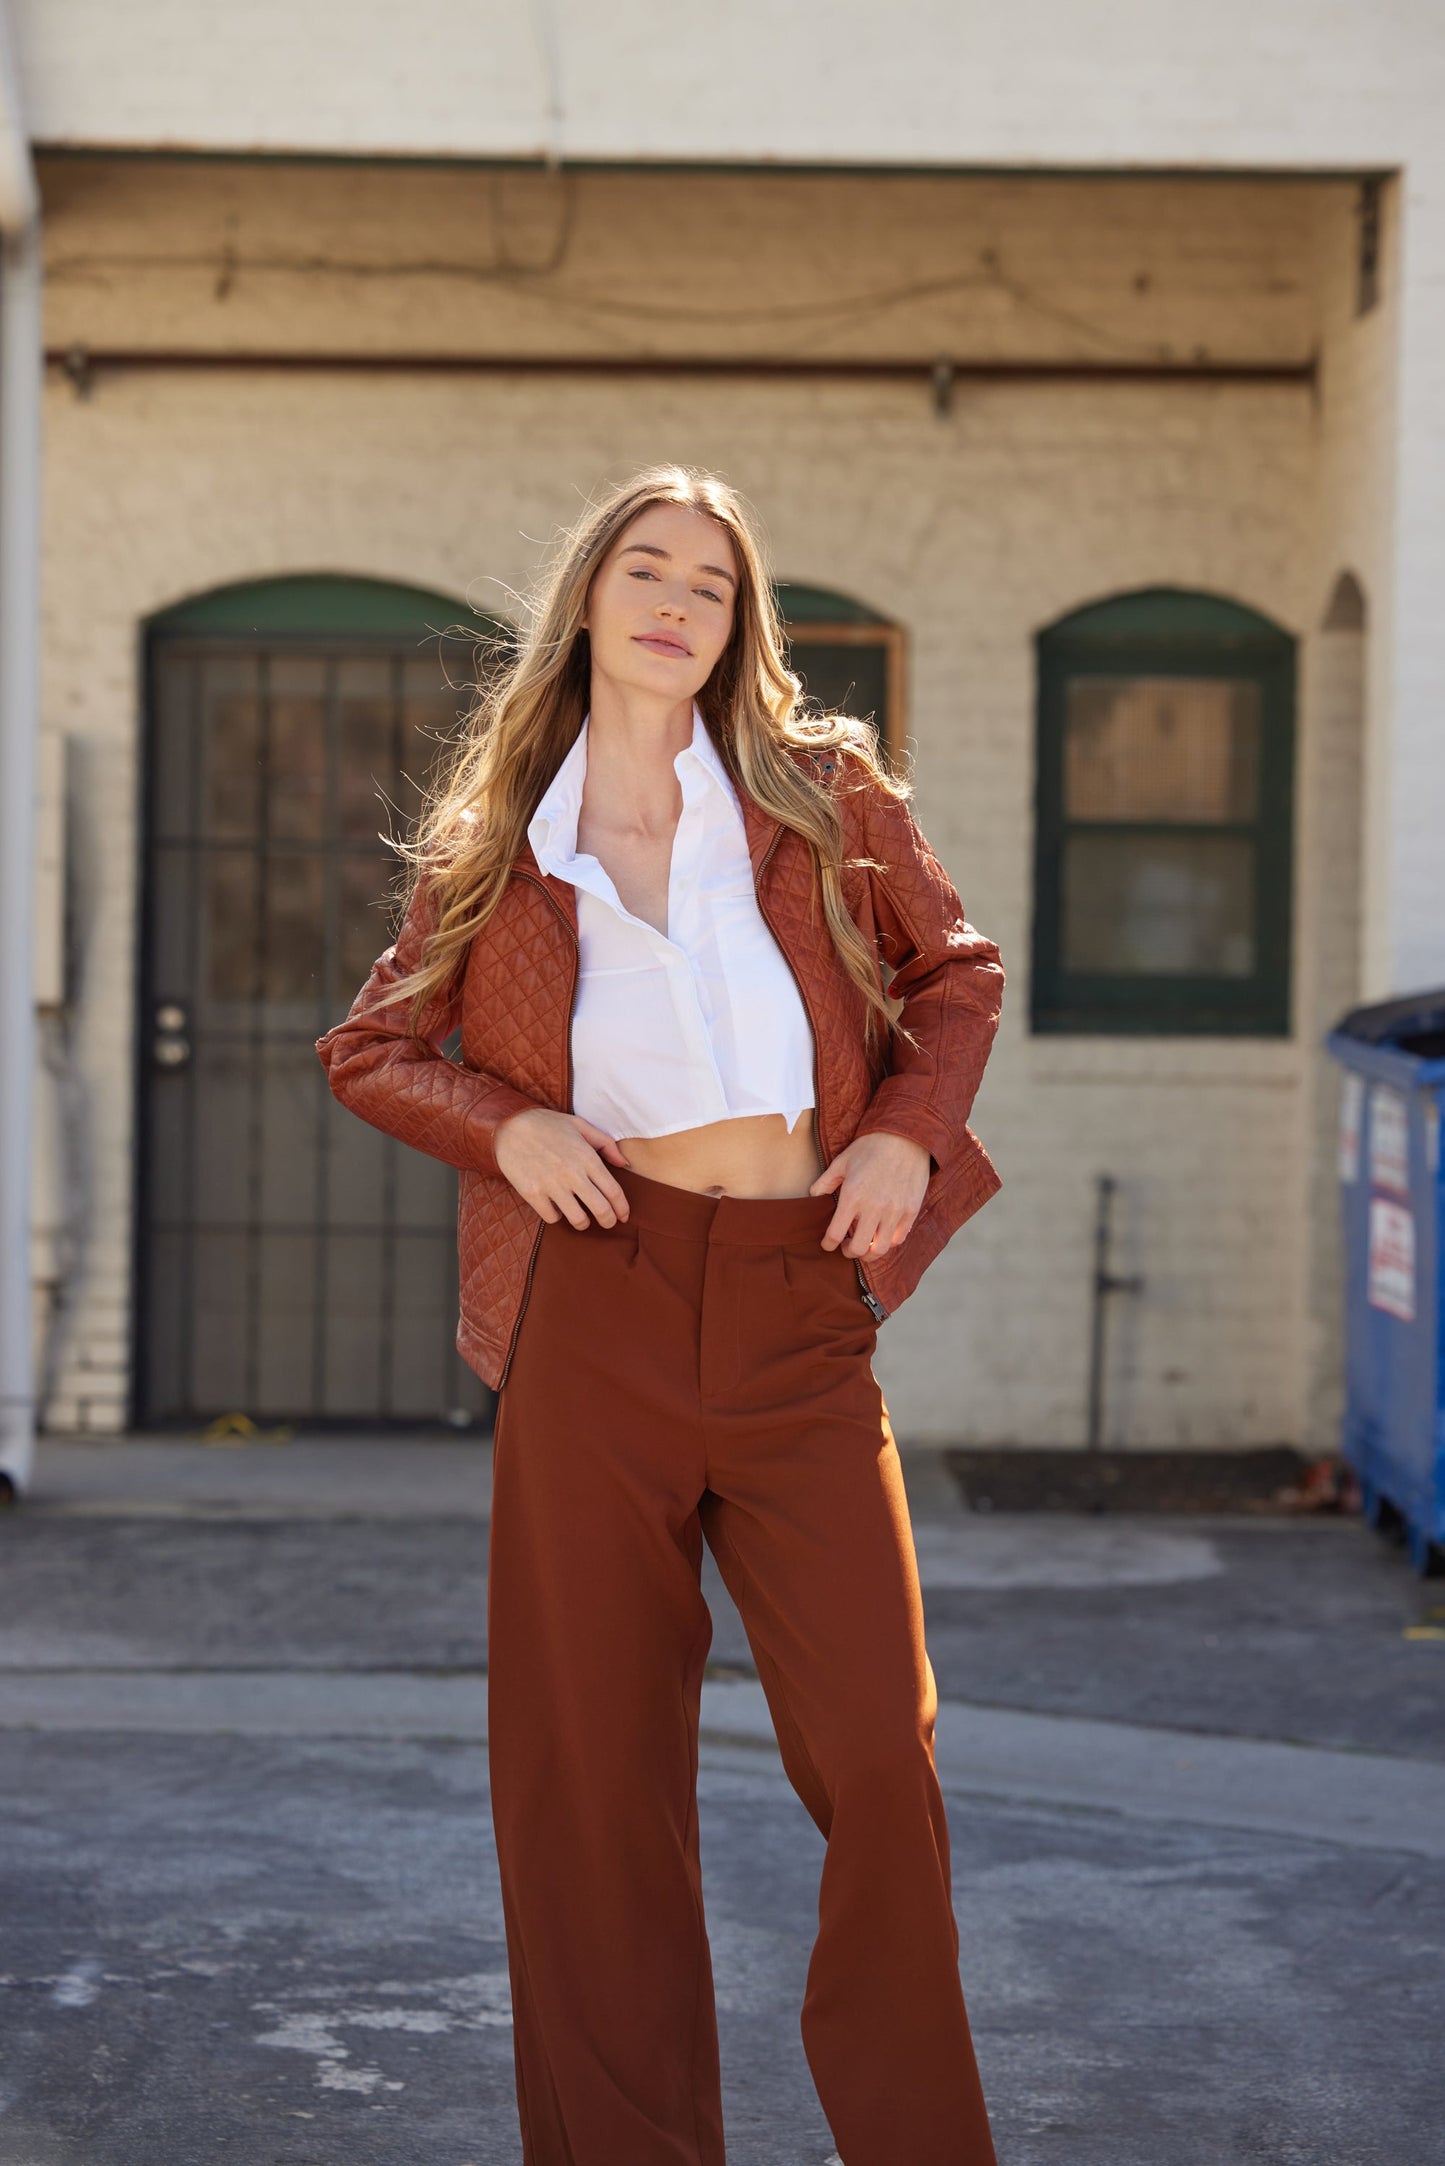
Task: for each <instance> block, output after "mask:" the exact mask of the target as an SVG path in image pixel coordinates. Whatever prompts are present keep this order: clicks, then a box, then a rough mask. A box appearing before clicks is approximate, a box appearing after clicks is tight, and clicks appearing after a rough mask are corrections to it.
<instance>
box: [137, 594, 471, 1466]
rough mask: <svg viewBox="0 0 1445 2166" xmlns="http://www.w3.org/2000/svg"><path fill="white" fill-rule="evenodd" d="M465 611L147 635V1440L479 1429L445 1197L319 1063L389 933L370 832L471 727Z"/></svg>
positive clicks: (278, 610) (368, 609) (310, 611)
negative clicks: (462, 1340)
mask: <svg viewBox="0 0 1445 2166" xmlns="http://www.w3.org/2000/svg"><path fill="white" fill-rule="evenodd" d="M464 615H465V611H464V610H461V609H459V608H458V605H457V604H455V603H453V602H450V601H448V600H446V599H445V598H443V597H438V596H431V595H426V594H417V593H414V592H412V591H411V590H408V589H396V588H387V587H382V586H373V585H372V584H371V583H369V582H349V581H346V582H343V581H336V580H320V579H318V580H296V581H284V582H281V581H278V582H267V583H266V584H265V585H263V586H257V587H252V588H245V589H232V590H227V592H226V593H224V594H221V595H218V596H211V597H206V598H204V599H203V600H202V601H201V602H199V603H195V604H191V605H188V606H187V607H186V608H184V609H182V610H179V611H177V612H174V613H173V614H172V615H171V616H170V617H168V618H167V619H165V620H162V621H161V622H159V623H158V624H157V625H155V626H154V627H153V628H152V634H151V639H150V651H149V657H148V659H149V669H148V679H149V691H150V738H149V747H148V760H147V769H146V775H147V807H146V812H147V819H146V837H147V849H146V867H145V875H146V877H145V910H144V934H143V955H144V966H143V972H142V1013H141V1017H140V1025H141V1028H140V1048H141V1058H140V1077H139V1082H140V1112H141V1121H140V1138H141V1143H140V1153H139V1168H138V1171H139V1195H138V1209H137V1214H136V1220H137V1227H138V1237H139V1250H140V1254H139V1275H138V1284H139V1294H140V1298H139V1303H138V1316H139V1329H138V1345H137V1360H136V1394H135V1398H136V1404H135V1419H136V1420H137V1421H138V1422H139V1423H140V1424H143V1425H162V1424H167V1423H187V1424H189V1423H195V1422H198V1421H204V1420H208V1419H211V1418H212V1417H215V1416H218V1415H224V1414H228V1413H244V1414H246V1415H248V1416H250V1417H252V1418H253V1419H257V1420H263V1419H264V1420H270V1421H275V1420H278V1419H285V1420H290V1421H296V1422H303V1423H317V1424H324V1423H328V1422H339V1423H347V1424H354V1423H375V1422H382V1423H386V1422H398V1423H406V1424H409V1425H415V1424H418V1423H421V1424H425V1423H431V1422H438V1421H441V1422H448V1423H451V1424H455V1425H459V1426H464V1425H465V1424H466V1423H468V1422H469V1421H470V1420H472V1419H473V1418H475V1417H476V1416H477V1415H479V1414H485V1413H486V1412H487V1411H488V1410H489V1408H490V1404H491V1394H490V1393H489V1392H488V1390H487V1389H486V1387H485V1386H484V1385H483V1384H482V1383H481V1381H480V1379H479V1378H478V1377H477V1376H476V1375H475V1374H474V1373H473V1371H472V1370H471V1369H469V1368H468V1367H467V1366H466V1364H465V1363H464V1362H463V1361H462V1359H461V1357H460V1356H459V1355H458V1354H457V1352H456V1349H455V1344H454V1336H455V1331H456V1321H457V1257H456V1208H457V1175H456V1173H455V1172H454V1170H453V1169H452V1168H450V1167H448V1166H445V1165H442V1164H441V1163H439V1162H438V1161H436V1160H433V1159H429V1158H426V1157H424V1156H423V1155H421V1154H420V1153H418V1152H416V1151H412V1150H408V1149H406V1148H405V1147H404V1146H402V1145H400V1144H398V1143H395V1142H393V1141H392V1140H391V1139H390V1138H389V1137H386V1136H383V1135H382V1134H381V1133H380V1132H379V1131H377V1130H375V1129H372V1128H369V1127H368V1126H366V1124H365V1123H364V1122H362V1121H360V1120H358V1119H357V1118H356V1117H355V1116H354V1115H352V1114H349V1113H347V1112H346V1111H345V1110H344V1109H343V1108H342V1107H341V1106H339V1105H338V1104H337V1103H336V1101H335V1100H334V1099H333V1098H332V1096H331V1093H330V1091H329V1089H328V1087H327V1082H326V1076H325V1072H324V1070H323V1069H322V1066H321V1063H320V1062H319V1060H318V1059H317V1057H316V1052H315V1040H316V1039H317V1038H318V1037H320V1036H321V1034H322V1032H323V1031H325V1030H326V1029H328V1028H329V1027H330V1025H331V1024H332V1023H334V1022H335V1021H336V1020H337V1019H338V1018H339V1017H340V1016H341V1015H343V1014H344V1013H345V1011H346V1009H347V1007H348V1006H349V1005H350V1003H351V1001H352V999H353V998H354V996H355V994H356V992H357V990H358V988H359V987H360V986H361V984H362V983H363V981H364V980H365V977H366V974H367V972H368V970H369V969H370V966H371V964H372V961H373V960H374V958H375V957H376V956H377V955H378V954H379V953H380V952H381V950H382V949H383V948H384V947H386V946H387V945H388V943H389V942H390V940H391V938H392V936H393V931H394V916H395V910H394V896H395V893H396V887H397V882H398V878H399V874H400V869H401V867H400V860H399V859H398V858H397V857H396V856H395V855H394V853H392V852H390V851H388V850H387V849H386V848H385V846H384V844H383V842H382V840H381V834H382V833H384V832H389V833H392V834H406V833H408V832H409V826H410V822H411V820H412V818H413V817H414V815H415V813H416V810H417V809H418V805H419V802H420V785H422V784H424V782H425V780H426V777H427V775H428V773H429V771H430V769H431V767H432V765H433V762H434V761H435V759H436V758H437V756H438V753H439V751H440V750H441V745H442V741H443V740H444V739H445V738H447V737H448V736H450V735H451V734H452V733H454V731H455V729H456V727H457V721H458V715H459V712H460V711H461V710H462V709H463V708H464V706H465V703H466V694H465V691H464V690H463V686H464V684H465V682H466V680H467V679H468V678H471V677H473V676H474V675H475V656H474V649H473V646H472V644H471V643H470V642H468V641H466V640H463V639H457V640H454V641H451V642H445V641H441V642H439V640H438V638H437V637H436V636H435V634H436V632H437V631H439V630H441V629H442V628H444V627H446V626H448V625H451V624H454V623H455V622H456V620H457V619H458V618H459V617H461V616H464ZM429 629H430V631H431V634H432V636H430V637H428V630H429ZM475 636H476V635H475V634H474V635H473V637H474V638H475ZM459 659H460V664H461V666H460V668H458V667H457V666H456V665H457V663H458V660H459ZM448 677H450V678H451V680H452V681H451V682H450V683H449V682H448V681H447V680H448ZM445 1050H446V1051H447V1052H448V1053H451V1052H453V1051H454V1050H455V1048H454V1045H449V1046H448V1047H447V1048H446V1049H445Z"/></svg>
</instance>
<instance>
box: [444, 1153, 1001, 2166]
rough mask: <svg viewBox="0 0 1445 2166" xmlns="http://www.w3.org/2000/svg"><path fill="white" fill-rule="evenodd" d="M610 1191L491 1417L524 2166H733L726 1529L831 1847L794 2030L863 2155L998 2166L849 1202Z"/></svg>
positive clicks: (792, 1763) (565, 1236) (559, 1256)
mask: <svg viewBox="0 0 1445 2166" xmlns="http://www.w3.org/2000/svg"><path fill="white" fill-rule="evenodd" d="M614 1171H615V1172H616V1177H617V1180H618V1181H619V1183H620V1185H621V1186H622V1188H623V1190H624V1192H625V1193H626V1195H627V1198H628V1202H629V1205H630V1208H631V1215H630V1217H629V1218H628V1219H627V1220H626V1221H624V1222H621V1223H619V1224H618V1225H616V1226H612V1227H604V1226H599V1225H596V1224H592V1225H589V1226H587V1227H585V1228H582V1229H580V1230H579V1229H578V1228H576V1227H574V1226H572V1225H571V1224H569V1222H568V1221H567V1220H566V1219H558V1220H555V1221H549V1222H548V1223H547V1224H546V1225H544V1227H543V1229H542V1233H541V1237H540V1243H539V1247H538V1252H537V1258H536V1264H535V1270H534V1276H533V1281H532V1287H531V1293H530V1296H529V1299H528V1303H527V1307H526V1310H525V1312H524V1314H523V1318H522V1324H521V1330H520V1334H519V1337H518V1340H517V1345H516V1348H515V1351H514V1353H513V1357H512V1366H511V1369H510V1371H509V1373H508V1376H507V1380H506V1382H505V1384H504V1385H503V1387H502V1392H501V1397H500V1401H499V1404H498V1410H497V1428H496V1440H495V1453H494V1488H493V1503H492V1524H491V1535H490V1579H489V1585H488V1596H487V1609H488V1619H487V1621H488V1749H489V1759H490V1768H491V1784H492V1802H493V1812H494V1822H495V1831H496V1845H497V1857H498V1863H499V1866H500V1871H501V1884H502V1897H503V1908H504V1917H505V1925H506V1935H507V1950H508V1962H509V1968H510V1974H511V1984H512V2006H513V2018H514V2024H515V2050H516V2074H517V2100H518V2110H519V2114H520V2118H521V2123H522V2143H523V2156H524V2158H525V2160H526V2166H723V2160H724V2152H723V2128H722V2106H721V2096H720V2084H719V2064H718V2037H717V2026H716V2017H715V2010H714V2002H713V1979H712V1965H711V1957H710V1953H709V1947H708V1939H707V1932H706V1927H705V1923H704V1916H703V1898H702V1875H701V1871H700V1866H699V1854H698V1820H697V1792H696V1783H697V1733H698V1716H699V1696H700V1692H701V1686H702V1674H703V1663H704V1660H705V1658H706V1655H707V1650H708V1646H709V1643H710V1640H711V1637H712V1624H711V1619H710V1617H709V1614H708V1610H707V1607H706V1604H705V1603H704V1600H703V1597H702V1593H701V1588H700V1579H699V1574H700V1569H701V1563H702V1544H703V1541H704V1538H705V1539H706V1540H707V1542H708V1544H709V1546H710V1547H711V1549H712V1552H713V1555H714V1556H715V1557H716V1559H717V1562H718V1566H719V1569H720V1571H721V1573H722V1576H723V1579H724V1581H725V1583H726V1585H727V1587H728V1590H729V1592H730V1594H731V1595H732V1597H733V1599H734V1601H735V1602H736V1604H737V1606H738V1610H739V1612H740V1614H741V1616H742V1619H743V1622H744V1624H745V1626H746V1628H747V1633H748V1638H749V1640H750V1642H751V1645H752V1650H753V1655H754V1659H755V1661H756V1663H757V1669H758V1674H759V1677H760V1678H761V1680H762V1684H763V1687H764V1690H765V1692H766V1694H767V1699H768V1704H769V1706H770V1708H771V1710H772V1715H773V1720H774V1723H775V1725H776V1728H777V1733H778V1739H779V1743H780V1745H781V1748H782V1754H783V1760H784V1764H785V1766H786V1768H787V1773H788V1776H789V1779H790V1780H791V1782H792V1784H793V1787H794V1788H795V1790H796V1791H797V1793H798V1795H799V1797H800V1798H801V1799H802V1801H803V1803H804V1804H805V1805H806V1807H807V1809H808V1811H809V1813H810V1814H811V1815H812V1817H813V1819H814V1820H815V1821H816V1823H817V1825H818V1827H819V1828H820V1829H821V1830H822V1833H823V1835H824V1836H825V1837H826V1839H827V1849H826V1852H825V1856H824V1863H823V1870H822V1878H821V1883H820V1888H819V1900H818V1933H817V1938H816V1941H815V1943H814V1947H813V1951H812V1957H811V1961H810V1965H809V1969H808V1977H807V1987H806V1993H805V1996H804V2000H803V2006H802V2035H803V2045H804V2050H805V2052H806V2054H807V2058H808V2065H809V2068H810V2069H811V2071H812V2075H813V2080H814V2082H815V2084H816V2086H817V2090H818V2096H819V2099H820V2101H821V2103H822V2107H823V2111H824V2113H825V2115H826V2116H827V2120H828V2124H829V2127H830V2128H831V2130H832V2133H833V2138H834V2141H835V2142H836V2144H837V2147H838V2151H839V2153H840V2155H841V2157H842V2159H843V2161H844V2166H994V2151H993V2145H992V2142H991V2140H990V2136H989V2126H988V2116H987V2113H986V2111H985V2108H984V2101H983V2094H982V2090H981V2088H980V2084H979V2078H978V2070H977V2067H976V2064H975V2060H974V2052H973V2044H972V2040H971V2038H970V2034H969V2026H968V2018H967V2014H966V2012H965V2007H964V1998H963V1991H962V1987H961V1984H960V1980H959V1969H958V1952H959V1939H958V1928H957V1924H956V1922H955V1919H954V1912H953V1904H952V1899H951V1892H950V1879H949V1842H948V1828H947V1822H946V1819H945V1815H944V1804H943V1797H942V1794H941V1792H940V1789H939V1784H938V1777H937V1773H936V1770H935V1766H934V1757H933V1723H934V1716H935V1712H936V1708H937V1691H936V1686H935V1682H934V1676H933V1670H932V1667H931V1665H930V1663H929V1660H928V1656H927V1654H926V1652H925V1649H924V1634H923V1607H922V1599H921V1596H920V1593H919V1586H918V1574H917V1565H916V1561H915V1556H914V1548H913V1537H912V1530H911V1525H910V1521H909V1515H908V1507H907V1502H906V1499H905V1496H904V1490H903V1482H902V1477H901V1473H900V1468H899V1462H898V1453H897V1449H896V1447H895V1444H894V1440H893V1435H892V1432H891V1430H890V1428H889V1425H888V1416H887V1410H886V1407H885V1406H884V1403H883V1399H882V1395H881V1392H880V1390H879V1387H878V1382H877V1379H876V1378H875V1376H874V1375H873V1370H872V1354H873V1351H874V1346H875V1343H876V1338H877V1329H878V1327H877V1325H876V1323H875V1322H874V1319H873V1317H872V1315H871V1314H870V1312H869V1310H868V1308H867V1307H866V1305H865V1304H864V1302H863V1301H862V1299H861V1298H860V1289H859V1284H858V1277H857V1272H856V1269H855V1266H854V1264H853V1262H852V1260H851V1259H850V1258H849V1257H847V1256H845V1255H844V1254H843V1252H842V1250H841V1249H833V1250H826V1249H823V1248H822V1247H820V1246H819V1243H820V1239H821V1236H822V1234H823V1231H824V1229H825V1228H826V1226H827V1224H828V1222H829V1220H830V1219H831V1217H832V1215H833V1211H834V1209H835V1207H836V1197H834V1196H801V1197H783V1198H772V1197H738V1196H709V1195H705V1194H702V1193H700V1192H698V1191H696V1190H692V1189H685V1188H674V1187H672V1186H670V1185H667V1184H665V1183H663V1182H659V1181H654V1180H651V1179H648V1178H646V1177H644V1176H643V1175H641V1174H637V1173H635V1172H632V1171H631V1170H630V1169H626V1168H622V1169H614ZM779 2166H791V2162H789V2161H784V2160H783V2159H782V2157H781V2154H780V2158H779Z"/></svg>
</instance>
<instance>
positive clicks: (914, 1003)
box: [852, 771, 1004, 1172]
mask: <svg viewBox="0 0 1445 2166" xmlns="http://www.w3.org/2000/svg"><path fill="white" fill-rule="evenodd" d="M852 802H853V805H854V807H855V809H856V813H857V818H858V821H859V825H860V828H861V832H862V840H863V849H864V852H865V853H866V855H867V856H869V857H872V858H876V859H877V860H878V861H879V865H880V866H881V870H876V869H875V870H871V871H870V872H869V874H868V879H869V883H870V887H871V891H872V902H873V914H874V921H875V925H876V928H877V933H878V940H879V948H880V951H881V954H882V957H883V962H884V980H885V989H886V991H887V992H888V994H889V996H890V997H891V998H893V999H898V1000H901V1001H902V1003H903V1006H902V1010H901V1013H900V1017H899V1020H900V1021H901V1022H902V1023H904V1024H906V1025H907V1027H908V1029H909V1030H910V1031H912V1033H913V1035H914V1037H915V1038H916V1039H917V1040H918V1050H917V1051H915V1049H914V1047H913V1046H911V1045H910V1044H909V1042H908V1040H907V1039H906V1038H903V1037H900V1036H898V1035H896V1034H895V1036H894V1038H893V1042H892V1047H891V1049H890V1056H889V1073H888V1074H887V1075H886V1076H884V1078H883V1080H882V1082H881V1083H880V1084H879V1086H878V1088H877V1090H876V1091H875V1092H874V1094H873V1097H872V1098H871V1099H870V1101H869V1103H868V1106H867V1108H866V1110H865V1112H864V1114H863V1118H862V1120H861V1121H860V1122H859V1124H858V1127H857V1130H856V1131H855V1133H856V1134H857V1135H860V1136H863V1135H869V1134H872V1133H873V1132H874V1131H875V1130H883V1131H885V1132H887V1133H889V1134H892V1135H900V1136H911V1137H912V1138H913V1140H914V1141H915V1142H917V1143H922V1144H923V1145H924V1146H925V1147H926V1148H927V1150H928V1153H929V1155H930V1157H931V1158H932V1160H933V1163H934V1166H935V1167H936V1168H937V1169H938V1170H939V1171H940V1172H942V1171H943V1170H944V1169H945V1168H946V1167H947V1166H948V1165H949V1163H950V1161H951V1160H952V1158H953V1156H954V1154H955V1152H956V1151H958V1149H959V1148H960V1146H962V1145H963V1144H964V1143H965V1142H966V1140H967V1139H968V1116H969V1114H970V1112H971V1111H972V1109H973V1101H974V1099H975V1097H976V1096H977V1094H978V1086H979V1084H980V1082H981V1081H982V1079H983V1071H984V1065H985V1063H986V1061H987V1060H988V1056H989V1053H990V1051H991V1050H992V1047H993V1041H994V1035H995V1033H996V1031H997V1029H998V1019H999V1009H1000V1005H1001V1003H1002V998H1003V987H1004V973H1003V966H1002V964H1001V962H1000V959H999V951H998V948H997V947H996V946H995V944H994V942H993V941H992V940H989V939H987V938H986V937H985V936H984V935H983V934H982V933H981V932H979V931H978V930H977V929H976V928H975V927H974V926H972V925H970V924H969V922H968V920H967V918H966V917H965V916H964V912H963V904H962V903H961V901H960V900H959V896H958V892H957V890H956V889H955V887H954V885H953V883H952V881H951V880H950V879H949V877H948V875H947V873H946V872H945V871H944V869H943V867H942V865H940V863H939V861H938V859H937V858H936V857H935V855H934V853H933V851H932V849H931V848H930V847H929V844H928V842H927V841H926V840H925V838H924V836H923V834H922V832H921V830H920V829H919V826H918V823H917V821H916V820H915V819H914V817H913V812H912V809H911V807H910V806H909V805H908V803H907V802H905V801H904V800H903V799H902V798H897V797H893V796H891V795H890V794H889V792H888V791H886V790H881V789H879V788H878V786H877V784H876V783H875V782H873V780H872V778H871V777H870V776H868V775H867V773H866V771H865V772H863V773H862V774H860V775H859V777H858V779H857V782H856V784H855V786H854V794H853V798H852ZM890 973H891V981H890V975H889V974H890Z"/></svg>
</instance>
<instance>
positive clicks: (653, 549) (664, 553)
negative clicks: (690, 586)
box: [622, 542, 737, 587]
mask: <svg viewBox="0 0 1445 2166" xmlns="http://www.w3.org/2000/svg"><path fill="white" fill-rule="evenodd" d="M634 549H640V550H641V551H642V553H643V555H644V556H649V557H661V558H662V560H663V562H664V564H670V563H671V562H672V551H671V550H670V549H659V548H658V546H657V544H656V543H655V542H629V543H628V544H627V547H626V548H625V549H624V550H623V551H622V554H623V556H628V555H630V554H631V552H632V551H633V550H634ZM697 568H698V570H699V571H700V572H711V573H713V575H714V577H716V578H718V579H725V580H726V581H727V583H728V585H729V586H730V587H735V586H736V585H737V581H736V579H734V577H733V575H732V573H731V572H730V571H728V570H726V569H725V567H724V566H723V565H721V564H699V565H698V567H697Z"/></svg>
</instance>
